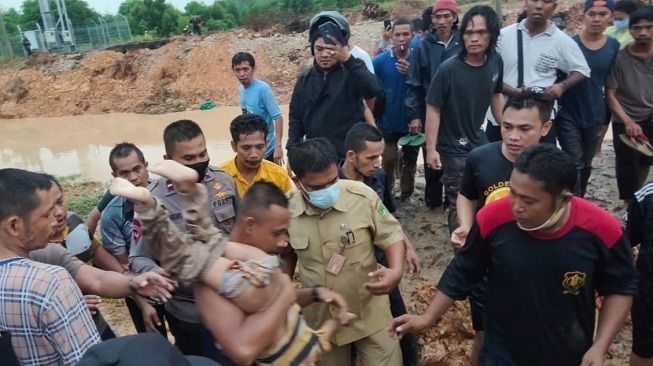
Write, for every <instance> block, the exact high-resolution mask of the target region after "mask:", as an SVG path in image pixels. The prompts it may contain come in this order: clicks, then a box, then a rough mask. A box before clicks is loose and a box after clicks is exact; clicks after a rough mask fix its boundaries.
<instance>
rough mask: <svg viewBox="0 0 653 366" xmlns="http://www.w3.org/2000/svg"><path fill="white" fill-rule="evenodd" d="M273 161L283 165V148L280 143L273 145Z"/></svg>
mask: <svg viewBox="0 0 653 366" xmlns="http://www.w3.org/2000/svg"><path fill="white" fill-rule="evenodd" d="M273 158H274V162H275V163H276V164H277V165H279V166H283V148H282V147H281V144H277V145H276V146H275V147H274V155H273Z"/></svg>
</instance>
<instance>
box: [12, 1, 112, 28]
mask: <svg viewBox="0 0 653 366" xmlns="http://www.w3.org/2000/svg"><path fill="white" fill-rule="evenodd" d="M21 9H22V14H21V17H20V23H21V24H26V25H28V26H29V25H30V24H34V23H36V22H38V23H39V24H41V26H43V21H42V19H41V8H40V7H39V2H38V0H25V1H23V5H22V6H21ZM50 11H52V17H53V18H54V21H55V23H56V21H57V18H59V12H58V10H57V5H56V4H55V2H54V1H52V0H51V1H50ZM66 11H67V13H68V16H69V17H70V22H71V23H72V24H73V26H75V25H81V24H86V23H88V22H89V21H90V20H93V19H97V18H98V17H99V16H100V14H99V13H98V12H96V11H95V10H93V9H91V8H90V7H89V6H88V3H86V1H84V0H66Z"/></svg>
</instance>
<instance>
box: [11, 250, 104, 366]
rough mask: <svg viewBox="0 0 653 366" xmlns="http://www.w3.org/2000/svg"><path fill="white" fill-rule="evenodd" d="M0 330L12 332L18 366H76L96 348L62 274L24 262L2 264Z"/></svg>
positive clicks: (77, 295)
mask: <svg viewBox="0 0 653 366" xmlns="http://www.w3.org/2000/svg"><path fill="white" fill-rule="evenodd" d="M0 289H2V290H1V291H0V330H3V331H9V332H11V343H12V346H13V348H14V351H15V352H16V355H17V356H18V359H19V361H20V363H21V365H74V364H76V363H77V361H79V359H80V358H82V355H84V353H85V352H86V350H87V349H88V348H90V347H91V346H92V345H94V344H96V343H99V342H100V336H99V335H98V332H97V329H96V328H95V324H94V323H93V319H92V318H91V314H90V313H89V311H88V308H87V307H86V303H85V302H84V299H83V298H82V293H81V292H80V290H79V288H78V287H77V284H76V283H75V281H73V279H72V277H70V274H68V272H66V270H65V269H63V268H61V267H57V266H50V265H47V264H42V263H37V262H33V261H31V260H29V259H25V258H18V257H17V258H9V259H6V260H3V261H0Z"/></svg>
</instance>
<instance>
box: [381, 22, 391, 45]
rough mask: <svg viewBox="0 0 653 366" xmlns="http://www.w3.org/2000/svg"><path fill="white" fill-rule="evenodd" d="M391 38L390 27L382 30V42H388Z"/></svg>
mask: <svg viewBox="0 0 653 366" xmlns="http://www.w3.org/2000/svg"><path fill="white" fill-rule="evenodd" d="M391 38H392V26H391V25H389V26H388V27H387V28H385V29H384V30H383V41H384V42H385V43H388V42H390V39H391Z"/></svg>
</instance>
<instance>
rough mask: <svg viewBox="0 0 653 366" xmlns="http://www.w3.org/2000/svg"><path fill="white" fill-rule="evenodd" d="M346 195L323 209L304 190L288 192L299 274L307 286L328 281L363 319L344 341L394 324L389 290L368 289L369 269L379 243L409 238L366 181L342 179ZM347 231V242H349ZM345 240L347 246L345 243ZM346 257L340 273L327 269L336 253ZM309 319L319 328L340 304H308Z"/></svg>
mask: <svg viewBox="0 0 653 366" xmlns="http://www.w3.org/2000/svg"><path fill="white" fill-rule="evenodd" d="M336 184H339V185H340V196H339V197H338V199H337V200H336V202H335V204H334V205H333V208H331V209H329V210H326V211H319V210H316V209H314V208H313V207H312V206H309V205H307V204H306V202H305V201H304V198H303V197H302V194H301V193H300V192H299V191H298V190H293V191H291V192H290V193H289V194H288V200H289V207H288V208H289V209H290V212H291V215H292V216H291V219H290V227H289V228H288V232H289V234H290V245H291V246H292V248H293V250H294V252H295V254H296V255H297V274H298V275H299V281H300V282H301V283H302V286H303V287H311V286H316V285H320V286H324V287H327V288H329V289H331V290H333V291H335V292H337V293H339V294H341V295H342V296H343V297H344V298H345V301H347V306H348V311H350V312H352V313H354V314H356V315H358V318H357V319H356V320H355V321H354V322H353V323H352V324H351V325H350V326H348V327H344V328H340V329H339V330H338V332H336V334H335V336H334V337H333V341H334V342H335V344H336V345H338V346H342V345H345V344H348V343H351V342H355V341H357V340H359V339H362V338H365V337H367V336H370V335H372V334H374V333H376V332H378V331H379V330H381V329H383V328H385V327H386V326H388V324H390V321H391V320H392V315H391V314H390V303H389V300H388V296H387V295H381V296H377V295H373V294H372V293H371V292H369V291H368V290H366V289H365V288H364V284H365V283H366V282H368V281H370V279H369V277H368V276H367V274H368V273H369V272H372V271H374V270H376V269H377V267H376V265H377V262H376V258H375V257H374V245H375V244H376V245H377V246H379V247H380V248H382V249H386V248H388V247H389V246H391V245H392V244H395V243H397V242H399V241H400V240H402V239H403V238H404V233H403V231H402V230H401V225H400V224H399V222H398V221H397V220H396V219H395V218H394V217H393V216H392V215H391V214H390V213H389V212H388V210H387V209H386V208H385V206H384V205H383V203H382V202H381V199H380V198H379V195H378V194H376V192H374V191H373V190H372V189H371V188H369V187H368V186H366V185H365V184H363V183H362V182H355V181H351V180H345V179H342V180H339V181H338V183H336ZM343 236H344V240H345V241H344V243H343ZM343 245H344V246H343ZM336 252H339V253H342V255H344V256H345V258H346V259H345V262H344V265H343V267H342V269H341V270H340V273H338V275H337V276H334V275H332V274H330V273H328V272H327V271H326V266H327V263H328V262H329V259H331V256H332V255H333V254H334V253H336ZM302 311H303V313H304V317H305V319H306V323H307V324H308V325H309V326H310V327H312V328H313V329H318V328H319V327H320V326H321V325H322V323H323V322H324V321H325V320H327V319H330V318H335V317H336V316H337V315H338V312H339V309H338V308H336V307H334V306H331V305H328V304H324V303H318V304H313V305H311V306H307V307H306V308H304V309H302Z"/></svg>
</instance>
